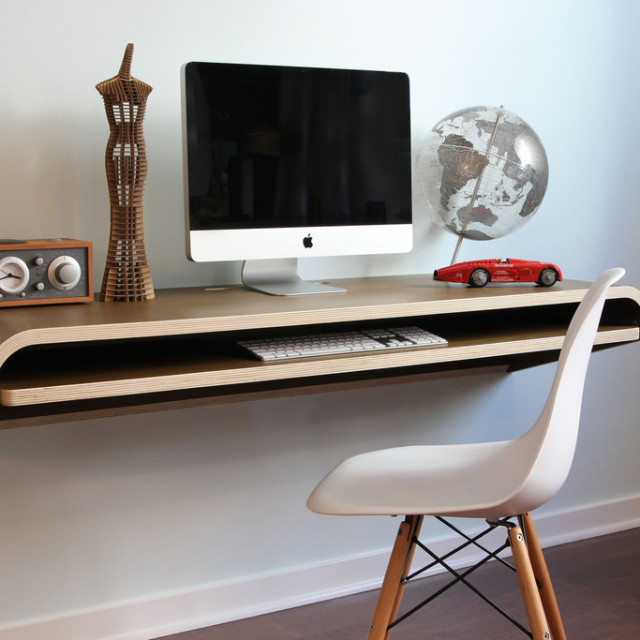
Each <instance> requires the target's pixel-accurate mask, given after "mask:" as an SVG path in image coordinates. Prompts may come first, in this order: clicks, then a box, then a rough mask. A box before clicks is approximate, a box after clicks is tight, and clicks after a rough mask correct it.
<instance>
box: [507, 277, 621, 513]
mask: <svg viewBox="0 0 640 640" xmlns="http://www.w3.org/2000/svg"><path fill="white" fill-rule="evenodd" d="M623 275H624V269H619V268H618V269H609V270H607V271H605V272H604V273H602V274H601V275H600V276H599V277H598V279H597V280H596V281H595V282H594V283H593V284H592V285H591V287H590V288H589V291H588V292H587V294H586V295H585V297H584V299H583V300H582V302H581V303H580V305H579V306H578V308H577V310H576V312H575V314H574V316H573V318H572V320H571V323H570V324H569V328H568V330H567V334H566V336H565V339H564V341H563V344H562V350H561V352H560V357H559V360H558V367H557V370H556V374H555V378H554V381H553V385H552V387H551V392H550V394H549V397H548V399H547V402H546V404H545V406H544V408H543V410H542V413H541V414H540V417H539V418H538V420H537V421H536V423H535V425H534V426H533V427H532V428H531V429H530V431H528V432H527V433H526V434H525V435H524V436H522V437H521V438H520V439H519V440H517V441H515V442H514V444H515V445H516V447H515V449H516V450H515V451H514V454H515V455H516V457H520V458H521V462H522V463H524V464H529V471H528V473H527V474H526V475H525V477H524V481H523V482H522V483H521V484H520V486H519V488H518V489H517V491H515V492H514V493H513V494H512V496H511V498H510V499H509V501H508V503H509V506H510V509H509V510H510V511H511V512H512V513H523V512H525V511H530V510H532V509H534V508H535V507H537V506H540V505H541V504H543V503H544V502H546V501H547V500H549V499H550V498H551V497H552V496H553V495H555V493H556V492H557V491H558V490H559V489H560V488H561V487H562V485H563V484H564V482H565V480H566V479H567V476H568V475H569V470H570V468H571V463H572V462H573V456H574V452H575V448H576V442H577V438H578V426H579V423H580V410H581V407H582V394H583V390H584V381H585V377H586V373H587V366H588V364H589V357H590V355H591V350H592V348H593V343H594V339H595V334H596V332H597V330H598V324H599V322H600V316H601V314H602V308H603V306H604V301H605V298H606V295H607V291H608V290H609V287H610V286H611V285H612V284H613V283H614V282H616V281H617V280H619V279H620V278H621V277H622V276H623ZM532 452H533V453H534V456H533V457H531V453H532ZM518 453H521V454H522V456H519V455H518ZM527 458H528V460H526V459H527Z"/></svg>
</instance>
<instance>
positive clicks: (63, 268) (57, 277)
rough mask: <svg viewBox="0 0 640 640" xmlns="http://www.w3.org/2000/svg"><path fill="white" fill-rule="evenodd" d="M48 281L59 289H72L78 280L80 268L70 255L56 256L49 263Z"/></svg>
mask: <svg viewBox="0 0 640 640" xmlns="http://www.w3.org/2000/svg"><path fill="white" fill-rule="evenodd" d="M47 275H48V276H49V282H51V284H52V285H53V286H54V287H55V288H56V289H59V290H60V291H66V290H68V289H73V287H75V286H76V285H77V284H78V282H79V281H80V276H81V275H82V270H81V269H80V264H79V263H78V261H77V260H76V259H75V258H72V257H71V256H58V257H57V258H56V259H55V260H53V261H52V262H51V264H50V265H49V269H48V271H47Z"/></svg>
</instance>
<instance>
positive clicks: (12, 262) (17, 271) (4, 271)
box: [0, 256, 29, 294]
mask: <svg viewBox="0 0 640 640" xmlns="http://www.w3.org/2000/svg"><path fill="white" fill-rule="evenodd" d="M28 283H29V269H28V267H27V265H26V263H25V261H24V260H22V259H20V258H16V257H15V256H6V257H5V258H2V259H0V292H2V293H7V294H12V293H14V294H15V293H20V292H21V291H23V290H24V289H25V288H26V286H27V284H28Z"/></svg>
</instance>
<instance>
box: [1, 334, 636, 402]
mask: <svg viewBox="0 0 640 640" xmlns="http://www.w3.org/2000/svg"><path fill="white" fill-rule="evenodd" d="M638 338H639V330H638V328H637V327H609V328H605V329H603V330H601V331H599V332H598V334H597V336H596V340H595V344H596V345H607V344H618V343H621V342H626V341H633V340H638ZM563 339H564V336H563V335H562V334H559V333H558V332H554V331H548V332H544V331H542V332H541V333H540V335H538V336H536V337H531V338H527V337H524V336H523V335H520V336H518V335H515V334H514V335H511V336H507V337H505V338H498V339H495V340H486V339H483V340H478V339H474V338H472V337H469V338H464V339H461V340H457V341H456V342H455V343H453V344H451V345H449V346H447V347H437V348H431V349H415V350H407V351H395V352H385V353H375V354H371V353H367V354H357V355H347V356H334V357H330V358H301V359H299V360H290V361H285V362H278V363H259V362H252V361H241V362H236V363H233V362H231V363H230V362H229V361H228V360H225V361H224V362H223V364H222V365H221V366H219V367H212V368H207V369H203V370H198V371H193V370H187V371H176V372H173V373H169V374H164V375H157V372H154V370H149V371H148V375H143V376H141V375H138V376H130V375H128V374H127V371H125V370H123V371H122V372H120V374H119V375H118V376H113V377H109V378H104V379H95V380H92V381H77V380H76V381H73V380H64V379H63V378H60V379H57V378H56V380H55V382H54V381H53V380H52V379H51V377H49V379H48V381H47V379H43V378H38V376H35V377H34V379H33V381H32V382H31V383H29V380H24V379H23V380H21V381H20V382H19V384H15V385H11V384H6V382H5V385H4V387H3V389H2V390H1V391H0V402H1V403H2V405H4V406H27V405H35V404H44V403H54V402H70V401H77V400H92V399H96V398H107V397H118V396H126V395H137V394H146V393H162V392H168V391H176V390H185V389H195V388H204V387H217V386H233V385H238V384H240V385H241V384H250V383H251V384H253V383H262V382H271V381H276V380H288V381H291V384H292V386H295V381H296V380H299V379H303V378H310V377H322V376H329V375H332V376H334V375H340V374H358V373H363V372H367V371H373V370H376V371H383V370H385V369H387V370H389V369H398V368H405V369H409V368H410V367H415V366H428V365H438V364H442V363H452V362H463V361H464V362H469V361H471V360H480V359H489V358H493V357H498V356H503V357H508V356H515V355H522V354H527V353H534V352H538V353H539V352H544V351H552V350H558V349H560V347H561V346H562V341H563Z"/></svg>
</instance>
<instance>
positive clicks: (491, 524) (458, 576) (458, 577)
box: [388, 516, 533, 638]
mask: <svg viewBox="0 0 640 640" xmlns="http://www.w3.org/2000/svg"><path fill="white" fill-rule="evenodd" d="M435 518H436V520H438V521H439V522H441V523H442V524H443V525H445V526H446V527H448V528H449V529H451V530H452V531H454V532H455V533H457V534H458V535H459V536H461V537H462V538H464V539H465V542H463V543H462V544H460V545H459V546H457V547H456V548H454V549H452V550H450V551H448V552H447V553H445V554H444V555H442V556H438V555H437V554H436V553H434V552H433V551H432V550H431V549H429V548H428V547H427V546H426V545H425V544H423V543H422V542H420V540H418V538H417V537H416V536H414V537H413V544H415V545H416V546H417V547H419V548H420V549H422V550H423V551H424V552H425V553H426V554H427V555H429V556H430V557H431V558H432V559H433V561H432V562H429V563H428V564H426V565H424V566H423V567H421V568H420V569H418V570H417V571H413V572H412V573H410V574H409V575H407V576H406V577H405V578H404V579H403V580H402V582H403V584H405V585H406V584H408V583H409V582H411V581H413V580H415V579H417V578H419V577H420V576H421V575H422V574H424V573H425V572H426V571H429V570H430V569H433V568H434V567H436V566H441V567H442V568H443V569H445V570H446V571H447V572H448V573H449V574H450V575H451V576H453V579H452V580H451V581H450V582H448V583H447V584H446V585H444V586H443V587H441V588H440V589H438V590H437V591H435V592H434V593H432V594H431V595H430V596H429V597H427V598H425V599H424V600H423V601H422V602H420V603H419V604H417V605H415V606H414V607H412V608H411V609H409V610H408V611H407V612H405V613H403V614H402V615H400V616H398V617H397V618H396V619H395V620H394V621H393V622H392V623H391V624H390V625H389V626H388V629H389V630H390V629H392V628H393V627H395V626H396V625H398V624H400V623H401V622H402V621H404V620H406V619H407V618H408V617H409V616H411V615H413V614H414V613H416V612H417V611H419V610H420V609H422V608H423V607H425V606H426V605H428V604H429V603H430V602H432V601H433V600H435V599H436V598H437V597H438V596H441V595H442V594H443V593H445V592H446V591H448V590H449V589H451V587H453V586H455V585H456V584H458V583H461V584H463V585H464V586H466V587H467V588H468V589H470V590H471V591H472V592H473V593H475V594H476V595H477V596H478V597H479V598H481V599H482V600H483V601H484V602H486V603H487V604H488V605H489V606H491V607H492V608H493V609H495V610H496V611H497V612H498V613H499V614H500V615H502V616H503V617H505V618H506V619H507V620H508V621H509V622H511V623H512V624H513V625H514V626H516V627H517V628H518V629H520V631H522V632H523V633H524V634H525V635H527V636H528V637H529V638H533V634H532V633H531V631H530V630H529V629H528V628H527V627H525V626H524V625H523V624H521V623H520V622H519V621H518V620H517V619H516V618H514V617H513V616H512V615H510V614H509V613H507V612H506V611H505V610H504V609H503V608H502V607H500V606H499V605H498V604H497V603H495V602H494V601H493V600H491V599H490V598H489V597H488V596H486V595H485V594H483V593H482V592H481V591H480V590H479V589H478V588H477V587H475V586H474V585H473V584H472V583H471V582H469V581H468V580H467V577H468V576H470V575H471V574H472V573H474V572H475V571H477V570H478V569H479V568H480V567H482V566H484V565H485V564H486V563H487V562H489V561H490V560H496V561H498V562H499V563H500V564H502V565H503V566H505V567H507V568H508V569H510V570H511V571H513V572H514V573H515V571H516V568H515V566H514V565H513V564H511V563H510V562H508V561H507V560H505V559H504V558H502V557H500V555H499V554H500V553H502V552H503V551H505V550H506V549H508V548H509V547H510V545H509V540H508V539H507V540H506V541H505V542H504V543H503V544H501V545H499V546H498V547H497V548H495V549H493V550H491V549H489V548H487V547H486V546H484V545H482V544H480V542H479V541H480V540H482V538H484V537H485V536H487V535H488V534H489V533H491V532H493V531H495V530H496V528H497V527H506V528H507V529H511V528H513V527H515V526H516V525H515V524H514V523H513V522H511V520H510V519H509V518H501V519H499V520H493V521H489V520H487V525H488V526H487V528H486V529H484V530H483V531H481V532H480V533H478V534H476V535H474V536H473V537H471V536H469V535H467V534H466V533H464V532H463V531H461V530H460V529H459V528H458V527H456V526H454V525H453V524H452V523H451V522H449V521H448V520H446V519H445V518H442V517H440V516H435ZM471 546H474V547H477V548H478V549H480V550H481V551H482V552H483V554H484V556H483V557H482V558H481V559H480V560H479V561H478V562H476V563H475V564H474V565H472V566H470V567H467V568H466V569H465V570H464V571H462V572H460V571H457V570H456V569H454V568H453V567H452V566H451V564H449V563H448V562H447V560H449V559H450V558H451V557H452V556H455V555H456V554H458V553H460V552H461V551H463V550H465V549H467V548H468V547H471Z"/></svg>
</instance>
